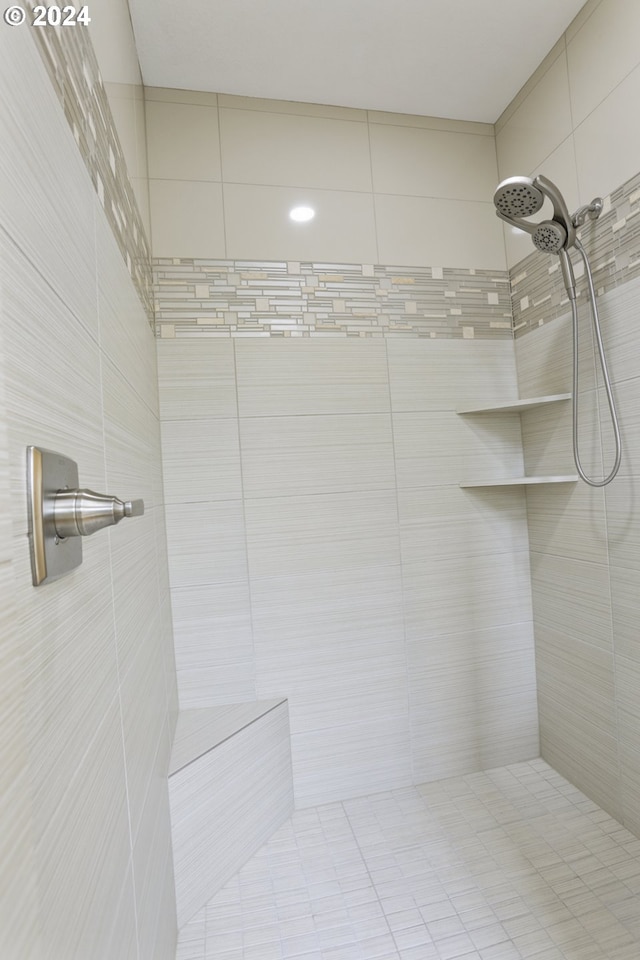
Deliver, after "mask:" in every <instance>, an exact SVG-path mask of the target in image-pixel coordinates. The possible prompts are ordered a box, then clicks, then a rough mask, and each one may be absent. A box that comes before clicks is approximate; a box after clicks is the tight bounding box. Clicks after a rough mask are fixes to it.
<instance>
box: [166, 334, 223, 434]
mask: <svg viewBox="0 0 640 960" xmlns="http://www.w3.org/2000/svg"><path fill="white" fill-rule="evenodd" d="M157 350H158V382H159V389H160V415H161V417H162V420H163V422H164V421H165V420H178V421H182V420H196V419H204V420H210V419H212V418H215V417H225V418H229V417H236V416H237V415H238V404H237V401H236V382H235V370H234V356H233V343H232V342H231V341H230V340H225V341H220V340H218V341H215V340H197V341H189V340H171V341H167V340H158V341H157Z"/></svg>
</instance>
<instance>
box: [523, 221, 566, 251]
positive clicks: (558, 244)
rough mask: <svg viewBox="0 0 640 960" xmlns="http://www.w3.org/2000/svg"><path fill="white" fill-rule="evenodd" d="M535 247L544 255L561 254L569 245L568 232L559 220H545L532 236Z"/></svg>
mask: <svg viewBox="0 0 640 960" xmlns="http://www.w3.org/2000/svg"><path fill="white" fill-rule="evenodd" d="M532 239H533V245H534V246H535V247H537V248H538V250H541V251H542V252H543V253H560V251H561V250H563V249H564V248H565V247H566V244H567V231H566V230H565V228H564V227H563V225H562V224H561V223H558V221H557V220H544V221H543V222H542V223H539V224H538V226H537V227H536V230H535V233H533V235H532Z"/></svg>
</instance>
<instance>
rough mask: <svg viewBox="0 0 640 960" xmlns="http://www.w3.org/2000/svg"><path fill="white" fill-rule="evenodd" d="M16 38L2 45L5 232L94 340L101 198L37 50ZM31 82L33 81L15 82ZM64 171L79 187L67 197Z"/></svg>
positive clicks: (23, 36) (0, 167) (0, 166)
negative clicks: (96, 234) (24, 78)
mask: <svg viewBox="0 0 640 960" xmlns="http://www.w3.org/2000/svg"><path fill="white" fill-rule="evenodd" d="M17 32H19V33H20V36H12V37H9V35H8V32H7V31H4V32H3V33H2V36H1V40H0V43H1V48H0V49H1V55H0V63H1V66H0V86H1V87H2V89H3V90H11V91H12V93H11V96H9V97H8V98H7V99H6V102H5V109H4V110H3V117H2V137H1V138H0V139H1V141H2V147H1V148H0V175H1V176H2V179H3V182H4V183H7V184H9V183H10V184H11V189H10V190H5V191H4V192H3V197H2V217H3V229H4V230H5V231H7V233H8V234H9V235H10V236H11V237H12V238H13V240H14V242H15V243H16V244H17V245H18V246H19V247H20V248H21V250H22V251H23V252H24V253H25V255H26V256H27V257H29V259H30V260H31V262H32V263H35V264H38V265H39V269H40V271H41V273H42V274H43V276H44V277H45V279H46V280H47V282H48V283H49V284H50V285H51V287H52V288H53V290H55V291H56V292H57V293H58V294H59V295H60V294H61V293H62V292H63V291H64V298H65V299H66V300H67V302H68V304H69V307H70V309H71V310H72V311H73V312H74V313H75V315H76V317H77V318H78V319H79V320H80V322H81V323H82V324H83V325H84V326H85V327H86V328H87V330H88V331H90V332H91V333H92V334H93V335H95V333H96V324H97V317H96V298H95V287H94V283H93V281H94V279H95V237H94V217H93V204H94V198H95V193H94V190H93V186H92V185H91V181H90V180H89V177H88V175H87V171H86V168H85V166H84V163H83V161H82V159H81V157H80V154H79V153H78V149H77V146H76V143H75V141H74V139H73V135H72V133H71V130H70V129H69V127H68V125H67V123H66V121H65V120H64V117H63V116H62V115H61V109H60V104H59V102H58V99H57V97H56V94H55V93H54V91H53V88H52V86H51V83H50V81H49V79H48V77H47V75H46V73H45V68H44V65H43V63H42V61H41V59H40V57H39V55H38V52H37V50H36V47H35V45H34V44H33V42H32V40H31V38H30V37H29V36H28V34H27V33H26V32H25V31H17ZM24 75H27V76H29V78H30V82H29V83H16V79H15V78H16V76H24ZM34 91H37V94H38V95H37V96H35V95H34ZM43 157H47V158H48V162H47V163H46V164H43V162H42V158H43ZM59 170H64V171H65V178H66V181H65V182H68V183H71V184H73V187H72V188H70V189H69V190H68V191H67V190H64V189H62V187H61V180H60V177H59V173H58V171H59Z"/></svg>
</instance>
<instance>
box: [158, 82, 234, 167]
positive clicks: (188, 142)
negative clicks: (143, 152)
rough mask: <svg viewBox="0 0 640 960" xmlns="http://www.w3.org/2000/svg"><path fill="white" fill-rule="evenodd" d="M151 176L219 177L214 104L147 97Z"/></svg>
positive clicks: (218, 149) (216, 121)
mask: <svg viewBox="0 0 640 960" xmlns="http://www.w3.org/2000/svg"><path fill="white" fill-rule="evenodd" d="M146 117H147V144H148V151H149V177H150V178H151V179H152V180H220V179H221V170H220V137H219V135H218V111H217V110H216V108H215V107H208V106H198V105H195V104H185V103H161V102H159V101H157V100H149V101H148V102H147V106H146Z"/></svg>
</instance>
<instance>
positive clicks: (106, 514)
mask: <svg viewBox="0 0 640 960" xmlns="http://www.w3.org/2000/svg"><path fill="white" fill-rule="evenodd" d="M52 499H53V504H52V513H53V516H52V519H53V525H54V527H55V531H56V534H57V535H58V537H60V538H61V539H66V538H67V537H88V536H90V534H92V533H96V531H97V530H102V529H103V527H111V526H113V525H114V524H116V523H120V521H121V520H122V519H123V518H124V517H140V516H142V514H143V513H144V501H143V500H126V501H123V500H119V499H118V498H117V497H110V496H108V495H106V494H102V493H94V491H93V490H87V489H82V490H76V489H74V490H59V491H58V492H57V493H56V494H55V495H54V497H53V498H52Z"/></svg>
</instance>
